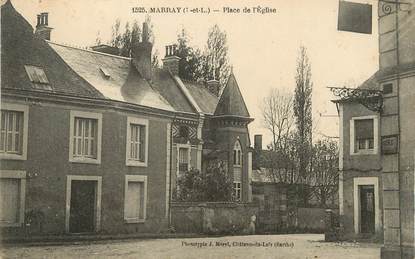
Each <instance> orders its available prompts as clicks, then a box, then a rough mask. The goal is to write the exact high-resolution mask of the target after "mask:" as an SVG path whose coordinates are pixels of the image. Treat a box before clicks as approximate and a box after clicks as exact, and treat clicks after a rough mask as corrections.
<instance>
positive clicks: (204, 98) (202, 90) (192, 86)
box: [183, 81, 219, 114]
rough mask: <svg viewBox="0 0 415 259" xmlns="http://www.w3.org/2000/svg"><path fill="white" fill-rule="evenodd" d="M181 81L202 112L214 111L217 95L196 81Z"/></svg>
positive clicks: (210, 112) (217, 99)
mask: <svg viewBox="0 0 415 259" xmlns="http://www.w3.org/2000/svg"><path fill="white" fill-rule="evenodd" d="M183 83H184V85H185V86H186V88H187V89H188V90H189V92H190V94H191V95H192V97H193V99H194V100H195V102H196V103H197V105H198V106H199V107H200V109H201V110H202V112H203V113H205V114H213V113H214V112H215V109H216V106H217V105H218V101H219V98H218V97H217V96H215V95H214V94H212V93H211V92H209V90H208V89H206V87H205V86H204V85H202V84H199V83H197V82H190V81H183Z"/></svg>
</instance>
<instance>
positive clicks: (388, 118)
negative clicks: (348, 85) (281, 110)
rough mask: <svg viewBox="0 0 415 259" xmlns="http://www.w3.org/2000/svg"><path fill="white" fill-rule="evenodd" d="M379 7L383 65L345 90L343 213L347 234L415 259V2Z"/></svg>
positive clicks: (341, 104) (386, 254)
mask: <svg viewBox="0 0 415 259" xmlns="http://www.w3.org/2000/svg"><path fill="white" fill-rule="evenodd" d="M378 7H379V8H378V10H379V17H378V24H379V70H378V71H377V72H376V73H375V74H374V75H373V76H372V77H370V78H369V79H368V80H366V81H365V82H364V83H363V84H362V85H361V86H360V87H358V88H357V89H337V94H338V95H339V96H340V97H342V98H340V99H339V100H336V101H335V103H336V105H337V107H338V111H339V115H340V124H339V125H340V161H339V167H340V177H339V178H340V179H339V203H340V204H339V207H340V215H341V218H342V224H343V227H344V230H345V232H346V233H347V234H349V235H355V236H369V237H371V236H377V237H379V239H381V240H383V242H384V247H383V248H382V252H381V254H382V258H413V256H414V243H415V227H414V207H415V200H414V195H415V189H414V188H415V185H414V177H415V176H414V161H415V134H414V132H413V129H414V126H415V121H414V116H415V104H414V100H415V99H414V98H415V88H414V85H415V45H414V42H415V15H414V8H415V3H414V1H406V3H404V4H397V3H391V2H387V1H379V6H378Z"/></svg>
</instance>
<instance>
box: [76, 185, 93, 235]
mask: <svg viewBox="0 0 415 259" xmlns="http://www.w3.org/2000/svg"><path fill="white" fill-rule="evenodd" d="M70 206H71V210H70V218H69V231H70V232H71V233H83V232H94V229H95V227H94V226H95V215H96V181H80V180H75V181H72V183H71V203H70Z"/></svg>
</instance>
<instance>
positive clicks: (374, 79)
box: [358, 62, 415, 90]
mask: <svg viewBox="0 0 415 259" xmlns="http://www.w3.org/2000/svg"><path fill="white" fill-rule="evenodd" d="M413 69H415V62H413V63H407V64H400V65H399V66H393V67H388V68H384V69H379V70H378V71H376V72H375V73H374V74H373V75H372V76H371V77H369V78H368V79H367V80H366V81H364V82H363V83H362V84H361V85H360V86H359V87H358V88H360V89H371V90H382V89H380V86H379V84H378V81H379V80H380V79H382V78H384V77H387V76H389V75H394V74H396V73H398V72H399V73H405V72H407V71H410V70H413Z"/></svg>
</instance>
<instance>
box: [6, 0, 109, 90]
mask: <svg viewBox="0 0 415 259" xmlns="http://www.w3.org/2000/svg"><path fill="white" fill-rule="evenodd" d="M1 33H2V35H1V67H2V69H1V88H13V89H22V90H31V91H49V92H56V93H64V94H70V95H78V96H84V97H92V98H102V95H101V94H100V93H99V92H98V91H97V90H95V89H94V88H93V87H92V86H91V85H90V84H89V83H88V82H86V81H85V80H84V79H82V78H81V77H80V76H78V75H77V74H76V73H75V72H74V71H73V70H72V69H71V68H70V67H69V66H67V65H66V64H65V62H63V60H62V59H61V58H60V57H59V56H58V55H57V54H56V53H55V52H54V51H53V49H52V48H51V47H50V46H49V45H48V44H47V43H46V42H45V41H44V40H41V39H38V38H37V37H35V36H34V34H33V28H32V26H31V25H30V24H29V23H28V22H27V21H26V20H25V19H24V18H23V17H22V16H21V15H20V14H19V13H18V12H17V11H16V9H15V8H14V7H13V5H12V4H11V3H10V1H7V2H6V3H5V4H4V5H3V6H2V7H1ZM25 65H31V66H36V67H39V68H41V69H43V71H44V73H45V75H46V77H47V80H48V81H49V84H50V88H51V89H52V90H42V89H37V88H35V87H33V84H32V82H31V81H30V78H29V76H28V74H27V73H26V70H25Z"/></svg>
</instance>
